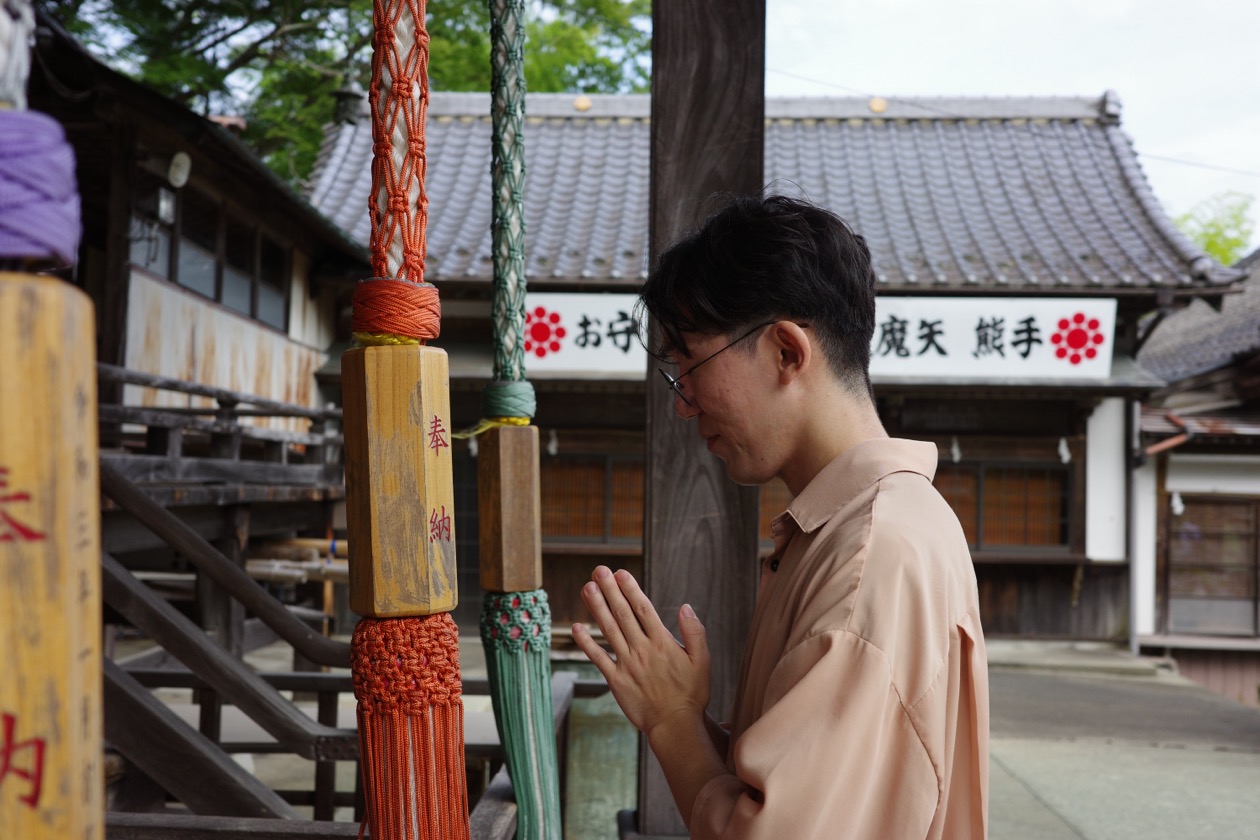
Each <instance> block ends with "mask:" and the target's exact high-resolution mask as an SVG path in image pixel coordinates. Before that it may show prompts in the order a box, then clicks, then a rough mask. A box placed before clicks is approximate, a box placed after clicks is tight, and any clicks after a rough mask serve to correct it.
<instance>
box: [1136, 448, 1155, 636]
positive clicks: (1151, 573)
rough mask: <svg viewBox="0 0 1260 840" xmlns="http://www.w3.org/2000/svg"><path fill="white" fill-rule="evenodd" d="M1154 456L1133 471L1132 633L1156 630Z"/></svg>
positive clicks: (1140, 633)
mask: <svg viewBox="0 0 1260 840" xmlns="http://www.w3.org/2000/svg"><path fill="white" fill-rule="evenodd" d="M1157 476H1158V474H1157V470H1156V467H1155V461H1154V459H1152V460H1149V461H1147V462H1146V463H1145V464H1143V465H1142V466H1141V467H1139V468H1138V469H1137V470H1135V471H1134V472H1133V520H1132V521H1133V567H1132V569H1131V574H1130V581H1131V584H1132V593H1131V596H1130V597H1132V599H1133V632H1134V633H1136V634H1138V635H1145V634H1149V633H1154V632H1155V566H1156V556H1155V550H1156V544H1157V537H1158V535H1157V534H1156V530H1155V529H1156V528H1157V527H1158V522H1157V508H1156V506H1157V505H1158V504H1159V488H1158V486H1157V484H1156V481H1157Z"/></svg>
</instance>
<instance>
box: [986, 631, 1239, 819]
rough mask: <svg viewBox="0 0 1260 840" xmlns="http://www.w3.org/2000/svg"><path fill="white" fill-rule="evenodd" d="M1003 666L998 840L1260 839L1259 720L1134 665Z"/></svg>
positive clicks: (1018, 660) (1021, 661)
mask: <svg viewBox="0 0 1260 840" xmlns="http://www.w3.org/2000/svg"><path fill="white" fill-rule="evenodd" d="M1112 653H1116V652H1115V651H1112ZM1002 658H1003V652H999V653H998V655H996V656H994V657H992V659H993V665H992V667H991V669H990V691H991V695H990V698H991V710H992V726H991V733H992V744H991V750H990V773H991V779H990V808H989V815H990V828H991V830H990V836H991V837H992V838H994V840H1071V839H1072V838H1085V840H1127V839H1128V838H1134V839H1135V840H1136V839H1137V838H1141V840H1165V839H1166V838H1167V839H1168V840H1171V838H1260V796H1257V792H1260V711H1257V710H1255V709H1251V708H1248V707H1245V706H1242V705H1240V704H1238V703H1236V702H1234V701H1232V700H1228V699H1226V698H1223V697H1219V696H1218V695H1215V694H1213V693H1211V692H1209V691H1207V690H1206V689H1203V688H1201V687H1199V686H1196V685H1194V684H1192V683H1190V682H1188V681H1186V680H1183V679H1181V678H1180V677H1177V676H1175V675H1173V674H1171V673H1169V672H1168V671H1166V670H1163V669H1159V668H1155V667H1151V665H1150V663H1149V662H1146V661H1142V660H1133V659H1132V658H1131V657H1127V655H1121V657H1120V659H1118V660H1116V661H1118V662H1121V663H1123V662H1124V661H1125V660H1127V661H1128V662H1129V663H1130V667H1129V668H1128V670H1127V671H1126V669H1125V668H1124V667H1113V666H1114V663H1113V662H1110V661H1109V660H1108V659H1107V657H1102V658H1099V657H1095V656H1092V655H1089V654H1086V655H1079V654H1078V655H1075V656H1074V655H1072V653H1071V651H1069V652H1068V653H1067V654H1065V655H1062V656H1061V657H1060V658H1061V660H1062V661H1059V662H1055V663H1048V662H1046V661H1045V660H1044V659H1043V658H1042V654H1038V655H1037V656H1036V657H1033V658H1034V659H1036V660H1038V661H1036V662H1033V663H1031V664H1032V665H1034V666H1035V667H1029V666H1030V663H1029V661H1028V660H1029V657H1015V658H1014V659H1013V660H1012V661H1007V662H1002ZM1104 665H1106V667H1104ZM1042 669H1044V670H1042Z"/></svg>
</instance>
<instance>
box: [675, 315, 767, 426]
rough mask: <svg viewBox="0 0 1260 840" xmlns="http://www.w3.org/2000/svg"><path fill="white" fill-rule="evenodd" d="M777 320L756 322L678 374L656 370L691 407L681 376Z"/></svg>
mask: <svg viewBox="0 0 1260 840" xmlns="http://www.w3.org/2000/svg"><path fill="white" fill-rule="evenodd" d="M779 320H780V319H779V318H775V319H774V320H773V321H766V322H765V323H764V324H758V325H757V326H755V327H753V328H752V329H751V330H749V331H748V332H746V333H744V334H743V335H741V336H740V337H739V338H737V339H735V340H734V341H732V342H731V343H730V344H727V345H726V346H725V347H722V348H721V349H719V350H715V351H714V352H713V353H711V354H709V355H708V356H706V357H705V358H703V359H701V360H700V361H698V362H696V363H695V364H694V365H692V366H691V367H689V368H687V369H686V370H685V371H683V372H682V373H680V374H678V376H670V375H669V372H668V371H666V370H665V368H659V367H658V368H657V370H659V371H660V372H661V376H663V377H665V381H666V382H668V383H669V389H670V390H671V391H673V392H674V393H675V394H677V395H678V398H679V399H681V400H682V401H683V402H684V403H686V404H687V407H688V408H691V407H692V405H691V400H689V399H687V395H686V394H684V393H683V390H682V382H681V380H682V378H683V377H684V376H688V375H689V374H691V373H693V372H694V371H695V369H696V368H698V367H700V365H702V364H704V363H705V362H707V361H709V360H711V359H712V358H713V357H714V356H716V355H717V354H718V353H721V352H722V350H729V349H730V348H732V347H734V346H735V345H736V344H739V343H740V342H741V341H743V340H744V339H745V338H748V337H749V336H750V335H753V334H754V333H756V332H758V331H759V330H764V329H765V328H766V327H768V326H770V325H771V324H773V323H776V322H777V321H779Z"/></svg>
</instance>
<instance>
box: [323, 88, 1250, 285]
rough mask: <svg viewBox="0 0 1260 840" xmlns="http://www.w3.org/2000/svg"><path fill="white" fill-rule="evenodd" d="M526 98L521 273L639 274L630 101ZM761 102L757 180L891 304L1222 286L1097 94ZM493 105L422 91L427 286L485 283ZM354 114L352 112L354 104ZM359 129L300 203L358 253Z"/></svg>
mask: <svg viewBox="0 0 1260 840" xmlns="http://www.w3.org/2000/svg"><path fill="white" fill-rule="evenodd" d="M583 98H584V99H585V100H586V101H587V102H589V106H590V107H589V108H587V109H586V110H578V109H577V107H576V101H577V98H576V97H575V96H574V95H571V94H531V95H530V96H529V97H528V98H527V100H526V114H527V122H526V134H525V150H526V177H527V182H526V191H525V201H526V207H525V213H526V231H527V238H526V272H527V275H528V277H529V278H530V279H531V280H533V281H548V280H555V281H592V280H594V281H600V280H605V281H618V280H621V281H636V280H637V279H639V278H642V277H644V276H645V275H646V270H647V227H648V156H649V124H648V120H649V106H650V102H649V99H648V97H647V96H646V95H609V96H589V97H583ZM869 105H870V103H869V101H868V100H864V99H862V100H859V99H840V98H815V99H769V100H767V102H766V156H765V159H766V170H765V179H766V182H767V183H768V184H771V185H772V188H774V189H776V190H777V191H782V192H791V193H800V194H803V195H804V196H806V197H808V198H810V199H812V200H814V201H816V202H818V203H821V204H823V205H825V206H827V207H829V208H830V209H832V210H834V211H835V212H837V213H838V214H840V215H841V216H842V217H844V218H846V219H847V220H848V221H850V222H851V223H852V224H853V225H854V226H855V228H856V229H857V230H858V231H859V232H860V233H862V234H863V235H864V236H865V237H866V239H867V241H868V242H869V244H870V246H871V251H872V253H873V255H874V259H875V265H876V271H877V274H878V276H879V278H880V281H881V283H882V284H883V285H884V288H887V289H890V290H894V289H895V290H898V291H909V290H911V289H926V290H931V291H933V292H936V291H983V292H992V291H995V290H1001V289H1018V290H1021V291H1029V290H1032V289H1036V290H1038V292H1039V293H1041V292H1042V290H1046V289H1061V290H1063V291H1065V292H1068V293H1072V294H1080V293H1082V292H1086V291H1089V290H1091V289H1096V290H1099V291H1102V292H1105V293H1115V290H1122V289H1129V290H1135V291H1140V292H1147V293H1150V292H1153V291H1154V290H1157V289H1174V290H1187V291H1188V290H1190V289H1191V288H1194V287H1202V286H1212V285H1219V284H1224V283H1229V282H1231V281H1233V280H1236V279H1238V278H1239V277H1240V276H1241V274H1240V273H1239V272H1236V271H1233V270H1230V269H1227V268H1224V267H1222V266H1220V265H1219V264H1217V263H1216V262H1215V261H1213V260H1212V259H1211V258H1210V257H1208V256H1207V255H1206V254H1204V253H1203V252H1202V251H1201V250H1200V249H1198V248H1197V247H1196V246H1194V245H1193V244H1192V243H1190V242H1189V240H1187V239H1186V238H1185V237H1184V236H1182V235H1181V234H1180V233H1179V232H1178V231H1177V230H1176V229H1175V228H1174V226H1173V225H1172V223H1171V222H1170V220H1169V219H1168V217H1167V215H1166V214H1165V213H1164V211H1163V209H1162V208H1161V207H1160V206H1159V204H1158V203H1157V202H1156V200H1155V198H1154V196H1153V195H1152V194H1151V191H1150V187H1149V186H1148V184H1147V183H1146V180H1145V177H1144V176H1143V174H1142V172H1141V170H1140V169H1139V167H1138V163H1137V158H1136V155H1135V153H1134V151H1133V147H1132V145H1131V143H1130V141H1129V139H1128V137H1127V136H1126V135H1125V134H1124V133H1123V131H1122V130H1121V129H1120V125H1119V104H1118V102H1117V100H1116V98H1115V96H1114V95H1112V94H1108V95H1106V96H1104V97H1102V98H1101V99H1079V98H1029V99H943V98H942V99H920V100H915V101H913V102H910V101H896V100H894V101H891V102H890V103H888V108H887V110H886V111H884V112H882V113H879V114H875V113H872V111H871V110H870V107H869ZM489 109H490V99H489V96H488V95H486V94H443V93H434V94H432V97H431V100H430V104H429V121H428V128H427V144H428V155H429V157H428V180H427V184H426V190H427V192H428V195H429V202H430V205H429V206H430V222H429V229H428V254H429V256H428V265H427V275H426V276H427V277H428V278H429V279H432V280H434V281H436V282H440V281H442V280H444V279H466V278H489V277H490V275H491V260H490V253H491V250H490V195H491V191H490V119H489V117H488V116H487V115H488V114H489ZM364 111H365V112H366V105H365V106H364ZM371 156H372V141H371V125H370V121H369V120H368V119H367V118H363V119H360V120H359V121H358V123H357V124H341V125H337V126H334V127H331V128H330V129H329V131H328V134H327V136H326V138H325V144H324V148H323V150H322V152H321V154H320V158H319V161H318V163H317V166H316V171H315V173H314V175H313V177H312V181H311V183H312V188H311V192H310V196H311V201H312V203H313V204H314V205H315V206H316V207H318V208H319V209H321V210H322V211H323V212H324V213H326V214H327V215H328V216H330V217H331V218H332V219H333V220H334V221H336V222H337V224H339V225H341V226H342V227H344V228H345V229H346V230H347V231H349V232H350V233H351V234H352V235H353V236H354V238H356V239H358V240H359V241H361V242H364V243H366V242H367V241H368V235H369V221H368V213H367V205H368V192H369V189H370V183H371V174H370V173H371Z"/></svg>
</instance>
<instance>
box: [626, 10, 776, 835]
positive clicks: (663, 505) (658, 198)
mask: <svg viewBox="0 0 1260 840" xmlns="http://www.w3.org/2000/svg"><path fill="white" fill-rule="evenodd" d="M765 20H766V4H765V0H670V2H666V3H654V4H653V5H652V38H653V42H652V185H651V222H650V225H651V227H650V237H651V243H650V246H651V252H652V255H653V259H655V256H656V255H657V254H658V253H660V251H661V250H663V249H664V248H665V247H666V246H668V245H669V243H670V242H671V241H672V240H674V239H675V238H676V237H677V236H678V235H679V234H680V233H682V232H684V231H686V230H688V229H690V228H691V227H692V226H693V225H694V224H695V223H696V221H697V218H698V217H697V213H698V211H699V210H700V209H701V207H702V205H703V204H704V202H705V200H706V199H708V198H709V197H710V196H711V195H712V194H714V193H754V194H755V193H759V192H760V191H761V188H762V185H763V178H764V169H765V166H764V156H765V153H764V145H765ZM659 380H660V377H659V376H658V375H657V373H656V371H654V370H650V371H649V373H648V380H647V382H648V397H647V402H648V407H647V413H648V419H647V432H648V443H647V470H648V473H647V485H648V487H647V518H646V521H647V534H646V556H645V569H644V578H645V583H646V586H647V591H648V594H649V595H650V596H651V598H652V600H653V602H655V604H656V605H657V608H658V609H659V610H660V611H661V615H662V617H663V618H664V619H665V621H666V622H667V623H668V624H669V625H670V626H671V627H673V628H674V630H675V632H677V626H676V621H677V614H678V608H679V606H681V605H682V604H683V603H690V604H691V605H692V606H693V607H695V609H696V613H697V614H698V615H699V616H700V619H701V620H702V621H703V622H704V624H705V626H706V627H707V628H708V634H709V645H710V647H711V648H712V651H713V689H714V690H713V700H712V703H711V705H710V711H711V712H713V714H714V715H715V716H716V717H717V718H718V719H719V720H723V719H725V718H726V717H727V715H728V713H729V711H730V708H731V704H732V702H733V701H734V694H735V680H736V677H737V673H738V669H739V659H740V654H741V652H742V649H743V643H744V637H745V632H746V630H747V627H748V624H749V622H750V620H751V618H752V609H753V598H754V594H755V592H756V575H757V563H756V555H757V490H756V488H749V487H738V486H736V485H735V484H733V483H732V482H731V481H730V480H729V479H728V478H727V477H726V470H725V467H724V466H723V465H722V462H721V461H719V460H718V459H716V458H714V457H713V456H712V455H710V454H709V453H708V451H707V450H706V449H705V447H704V445H703V443H702V441H701V440H700V437H699V435H698V434H697V432H696V428H695V423H693V422H685V421H683V420H681V419H679V418H678V417H677V416H676V415H675V414H674V407H673V400H672V399H670V396H671V395H670V393H669V391H668V390H667V389H665V388H664V387H663V386H661V383H660V381H659ZM658 386H660V387H658ZM640 743H641V747H640V752H641V761H640V783H639V832H640V833H642V834H645V835H685V834H686V830H685V828H684V826H683V823H682V820H681V818H680V817H679V815H678V811H677V809H676V808H675V806H674V800H673V798H672V796H671V795H670V792H669V787H668V786H667V785H666V784H665V779H664V776H663V775H662V774H661V771H660V766H659V765H658V764H657V763H656V760H655V759H654V758H653V757H652V756H651V753H650V752H649V751H648V750H647V748H646V745H644V744H643V743H642V739H641V741H640Z"/></svg>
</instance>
